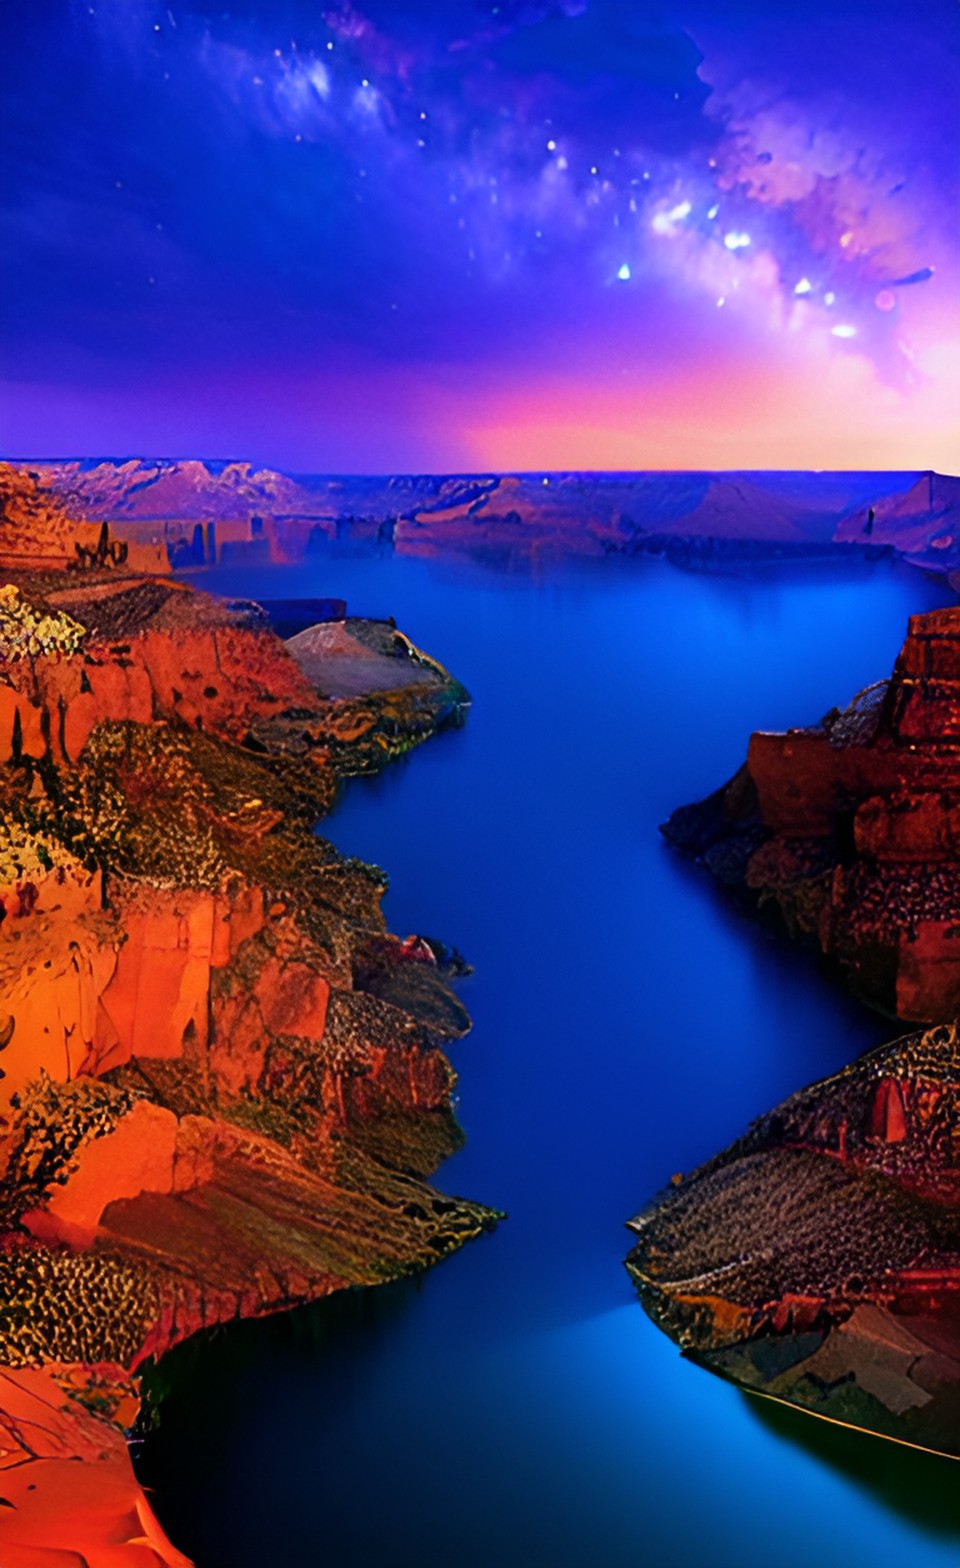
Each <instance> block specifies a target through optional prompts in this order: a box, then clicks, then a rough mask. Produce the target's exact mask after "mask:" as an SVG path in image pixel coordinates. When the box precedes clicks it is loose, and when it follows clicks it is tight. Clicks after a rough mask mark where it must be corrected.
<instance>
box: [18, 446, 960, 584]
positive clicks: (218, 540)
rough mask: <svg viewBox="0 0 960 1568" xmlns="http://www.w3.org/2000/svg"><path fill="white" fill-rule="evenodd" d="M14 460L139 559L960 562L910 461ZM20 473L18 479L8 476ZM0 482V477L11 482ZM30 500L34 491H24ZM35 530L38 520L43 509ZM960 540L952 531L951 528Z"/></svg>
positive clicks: (25, 478)
mask: <svg viewBox="0 0 960 1568" xmlns="http://www.w3.org/2000/svg"><path fill="white" fill-rule="evenodd" d="M7 468H8V470H9V472H10V473H16V474H17V475H18V476H19V477H18V479H17V481H16V487H18V489H19V490H22V489H23V488H24V487H26V486H28V485H32V486H34V487H35V490H37V491H39V492H42V493H44V494H46V495H48V496H49V497H50V498H51V499H52V501H53V502H54V503H55V504H56V505H57V507H58V508H59V510H60V511H61V512H62V513H63V514H65V516H66V517H67V518H68V519H70V520H72V521H73V522H75V523H77V524H83V525H84V527H85V528H86V530H87V533H86V535H85V536H84V539H83V543H84V544H85V545H86V546H87V547H91V546H92V547H96V544H97V535H96V533H95V532H92V531H91V530H95V529H96V528H98V527H99V526H101V525H102V524H104V523H106V524H107V525H108V528H109V530H110V540H111V542H112V541H117V542H118V544H125V545H126V546H127V547H128V548H129V549H130V550H131V551H133V552H134V554H133V555H132V556H131V557H130V564H131V566H134V567H136V568H137V569H139V570H162V569H164V563H166V564H167V565H168V566H170V567H172V568H173V569H175V570H190V569H192V568H196V567H203V566H210V565H213V564H220V565H227V564H230V563H231V562H232V563H234V564H238V565H239V564H244V563H246V564H249V565H256V564H266V563H269V562H275V563H291V562H301V561H303V560H304V559H307V558H309V557H311V556H313V555H326V554H330V553H335V552H337V551H343V550H347V551H352V552H360V553H383V552H393V553H398V554H412V555H431V554H443V553H448V552H461V553H464V552H465V553H468V554H471V555H474V556H496V557H504V556H522V557H529V558H535V557H537V556H539V555H544V556H549V555H560V556H563V555H577V556H590V555H594V556H603V555H622V556H630V555H659V556H664V557H665V558H667V559H669V560H673V561H675V562H677V564H681V565H684V566H692V567H694V568H700V569H705V570H716V569H723V567H724V566H725V565H729V564H732V565H734V566H736V564H737V563H738V562H740V561H750V560H753V559H770V558H773V559H777V558H783V559H810V558H818V559H821V558H822V559H828V560H829V559H838V558H840V557H842V556H844V555H848V556H849V555H854V556H856V555H863V554H864V553H866V554H868V555H876V554H878V553H887V554H893V553H899V554H902V555H906V556H907V557H908V558H909V559H914V558H917V559H918V560H919V561H920V562H921V564H924V565H928V566H931V567H932V568H933V569H934V570H937V571H940V572H952V571H954V570H957V569H960V542H957V541H958V540H960V528H957V527H954V526H953V525H952V524H951V522H950V517H951V515H952V511H953V509H954V508H955V505H956V491H957V486H958V485H960V481H958V480H954V479H951V478H945V477H943V476H940V475H919V476H918V475H917V474H916V473H906V474H842V473H837V474H811V473H797V474H780V473H771V474H765V473H742V474H738V473H721V474H709V473H703V474H697V473H691V474H671V473H624V474H613V473H603V474H587V473H554V474H540V473H536V474H505V475H490V474H486V475H484V474H477V475H395V476H389V477H384V478H376V477H362V476H360V477H357V476H349V475H299V476H289V475H285V474H282V473H278V472H276V471H275V470H272V469H256V468H255V467H254V466H253V465H252V464H250V463H245V462H218V463H213V462H202V461H199V460H193V459H191V460H170V461H154V460H147V459H135V458H132V459H129V460H125V461H117V460H103V461H90V460H84V461H72V462H44V463H37V464H31V465H26V466H25V465H20V466H19V467H15V468H11V467H10V465H7ZM6 482H7V484H8V486H9V485H10V483H11V481H10V480H9V479H8V480H7V481H6ZM2 483H3V481H2V479H0V487H2ZM18 504H19V505H20V506H21V510H22V508H23V504H24V502H23V500H22V499H21V501H20V502H19V503H18ZM32 526H33V529H34V536H36V535H37V527H36V517H34V519H33V524H32ZM947 540H948V541H949V542H945V541H947Z"/></svg>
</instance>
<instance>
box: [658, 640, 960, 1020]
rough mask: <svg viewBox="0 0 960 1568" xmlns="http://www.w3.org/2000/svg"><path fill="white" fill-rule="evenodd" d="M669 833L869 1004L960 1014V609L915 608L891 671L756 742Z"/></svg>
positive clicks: (931, 1014)
mask: <svg viewBox="0 0 960 1568" xmlns="http://www.w3.org/2000/svg"><path fill="white" fill-rule="evenodd" d="M663 832H664V833H665V835H666V837H667V838H668V839H669V840H670V841H671V842H672V843H674V844H675V845H677V846H678V847H679V848H680V849H682V850H684V851H685V852H686V853H688V854H692V855H694V856H696V857H697V858H699V859H700V860H701V861H702V862H703V863H704V864H705V865H706V866H707V867H708V868H709V869H710V870H711V871H712V872H713V873H714V875H715V876H716V877H717V878H718V879H719V880H720V882H721V883H722V884H723V885H724V886H725V887H726V888H727V889H728V891H730V892H731V893H732V894H733V895H734V896H735V897H736V898H737V899H738V901H739V902H740V903H741V904H742V905H744V906H745V907H749V908H750V909H752V910H755V911H757V912H758V913H760V914H761V915H763V916H764V917H772V918H774V919H775V921H776V923H777V924H778V925H779V926H780V927H781V928H782V929H785V930H786V931H787V932H788V933H789V934H790V935H791V936H793V937H796V938H799V939H801V940H804V941H807V942H809V943H812V944H814V945H816V946H818V947H819V948H820V950H821V951H822V952H823V953H824V954H826V955H827V956H828V957H829V958H830V959H831V960H832V961H834V962H835V963H836V964H837V965H838V966H839V968H840V970H841V971H842V973H843V974H844V976H845V977H846V978H847V979H848V981H849V983H850V985H851V986H852V988H853V989H854V991H855V992H856V994H857V995H858V996H860V997H861V998H862V999H863V1000H864V1001H866V1002H868V1003H870V1004H871V1005H872V1006H874V1007H877V1008H879V1009H880V1010H881V1011H883V1012H886V1013H888V1014H890V1015H895V1016H898V1017H900V1018H903V1019H907V1020H910V1021H916V1022H918V1023H936V1022H941V1021H943V1020H946V1019H951V1018H953V1017H955V1016H956V1015H957V1014H958V1013H960V609H949V610H936V611H932V612H931V613H929V614H927V615H918V616H914V617H912V618H911V621H910V627H909V633H908V636H907V640H906V642H905V643H904V646H903V650H902V652H901V654H900V657H899V658H898V660H897V664H896V667H895V669H894V672H893V676H892V677H891V679H890V680H889V681H884V682H880V683H878V685H876V686H874V687H870V688H869V689H868V690H867V691H865V692H862V693H861V694H860V695H859V696H858V697H856V698H855V699H854V701H853V702H852V703H851V704H850V705H849V706H848V707H847V708H845V709H844V710H842V711H839V710H837V709H834V710H832V711H831V712H830V713H828V714H827V715H826V717H825V718H824V719H823V720H822V722H821V723H820V724H818V725H814V726H812V727H811V728H807V729H796V730H788V731H787V732H786V733H785V734H767V733H759V734H755V735H753V736H752V737H751V740H750V746H749V752H748V757H747V762H746V765H745V767H744V768H743V769H741V771H740V772H739V773H738V774H737V775H736V777H735V778H734V779H733V780H731V782H730V783H729V784H727V785H726V786H725V787H724V788H723V789H721V790H719V791H718V792H717V793H716V794H715V795H713V796H711V797H710V798H709V799H708V800H706V801H703V802H701V803H700V804H699V805H696V806H687V807H683V808H681V809H680V810H678V811H676V812H674V814H673V816H672V817H671V818H670V820H669V821H668V822H667V823H666V824H665V826H664V828H663Z"/></svg>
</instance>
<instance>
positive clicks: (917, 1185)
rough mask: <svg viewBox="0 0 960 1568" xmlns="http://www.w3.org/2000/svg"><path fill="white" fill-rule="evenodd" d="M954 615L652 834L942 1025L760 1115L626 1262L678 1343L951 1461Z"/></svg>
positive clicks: (923, 630)
mask: <svg viewBox="0 0 960 1568" xmlns="http://www.w3.org/2000/svg"><path fill="white" fill-rule="evenodd" d="M958 803H960V610H939V611H935V612H932V613H931V614H927V615H919V616H914V617H913V618H912V619H911V621H910V625H909V631H908V636H907V640H906V642H905V644H904V646H903V649H902V651H901V654H900V656H899V658H898V660H897V663H896V667H895V669H894V672H893V675H892V677H891V679H890V680H889V681H883V682H880V683H878V684H877V685H876V686H874V687H871V688H869V689H868V690H867V691H866V692H862V693H861V694H860V696H859V697H857V698H855V699H854V701H853V702H852V703H851V704H850V705H849V706H848V707H847V708H846V709H844V710H842V711H840V710H837V709H833V710H832V711H831V712H830V713H828V714H827V715H826V717H825V718H824V719H823V720H822V721H821V723H820V724H818V725H814V726H812V727H811V728H808V729H797V730H789V731H787V732H786V733H785V734H756V735H754V736H753V737H752V738H751V741H750V746H749V752H748V757H747V762H746V764H745V766H744V767H743V768H742V769H741V770H740V772H739V773H738V774H737V775H736V777H735V778H734V779H733V780H731V782H730V783H729V784H727V785H726V786H725V787H724V788H723V789H720V790H718V791H717V792H716V794H714V795H712V796H711V797H709V799H707V800H706V801H702V802H700V803H699V804H698V805H695V806H688V807H684V808H682V809H681V810H679V811H677V812H675V813H674V814H673V816H672V817H671V818H670V821H669V822H668V823H667V824H666V825H665V827H664V829H663V831H664V833H665V834H666V836H667V838H668V839H670V840H671V841H672V842H673V843H674V844H676V845H677V846H678V847H680V848H681V849H683V850H685V851H686V852H687V853H689V854H693V855H695V856H697V857H698V858H699V859H700V860H701V861H703V862H704V863H705V864H706V866H707V867H708V868H709V869H710V870H711V871H712V872H713V874H714V875H715V876H716V877H717V878H718V880H719V881H720V882H721V884H722V885H723V886H724V887H725V888H726V889H727V891H728V892H730V893H731V894H732V895H733V896H734V898H735V899H736V900H737V901H738V902H739V903H740V904H741V906H742V907H744V908H748V909H750V910H752V911H754V912H756V913H759V914H760V915H761V916H763V917H765V918H771V919H773V921H774V922H775V924H776V925H777V926H778V927H779V928H780V929H781V930H785V931H786V932H787V933H789V935H791V936H793V937H795V938H798V939H800V940H802V941H805V942H808V943H810V944H813V945H815V946H817V947H818V948H819V949H820V951H821V952H822V953H823V954H825V955H826V956H827V957H828V958H829V959H830V960H831V961H832V962H833V964H834V965H835V966H836V967H838V968H839V970H840V971H841V972H842V974H843V975H844V976H845V977H846V979H847V980H848V981H849V982H850V984H851V986H852V987H853V989H854V991H855V992H856V993H857V994H858V995H859V996H860V997H861V998H863V999H864V1000H865V1001H867V1002H869V1003H871V1004H872V1005H873V1006H874V1007H877V1008H879V1009H880V1010H882V1011H885V1012H887V1013H890V1014H896V1015H899V1016H900V1017H902V1018H905V1019H912V1020H916V1021H918V1022H923V1023H927V1024H931V1025H933V1026H934V1027H932V1028H929V1029H928V1030H927V1031H926V1032H925V1033H922V1034H915V1035H909V1036H907V1037H906V1038H904V1039H901V1040H897V1041H895V1042H894V1043H893V1044H892V1045H888V1046H884V1047H883V1048H881V1049H880V1050H877V1051H874V1052H871V1053H869V1054H867V1055H866V1056H863V1057H861V1058H860V1060H859V1061H857V1062H855V1063H854V1064H853V1065H852V1066H851V1067H849V1068H847V1069H846V1070H845V1071H844V1072H841V1073H839V1074H837V1075H836V1076H835V1077H834V1078H830V1079H828V1080H826V1081H825V1082H823V1083H820V1084H815V1085H814V1086H813V1087H812V1088H810V1089H806V1090H803V1091H802V1092H801V1093H799V1094H796V1095H794V1096H792V1098H791V1099H789V1100H787V1101H785V1102H784V1104H782V1105H780V1106H778V1107H777V1108H776V1109H775V1110H773V1111H771V1112H770V1113H769V1114H768V1115H767V1116H764V1117H762V1118H761V1119H760V1120H759V1121H758V1122H756V1123H755V1124H754V1126H753V1127H752V1128H751V1129H750V1130H749V1132H748V1133H747V1134H746V1135H745V1136H744V1137H743V1138H741V1139H740V1140H739V1141H738V1142H736V1143H734V1144H733V1145H731V1147H730V1148H729V1149H727V1150H726V1151H725V1152H724V1153H723V1154H720V1155H718V1156H717V1157H716V1158H715V1159H714V1160H711V1161H710V1162H709V1163H708V1164H707V1165H705V1166H703V1167H702V1168H701V1169H700V1170H698V1171H695V1172H694V1173H693V1174H692V1175H690V1176H687V1177H677V1178H675V1179H674V1184H673V1186H672V1187H671V1188H670V1189H668V1190H667V1191H666V1192H664V1193H662V1194H661V1195H660V1197H658V1198H657V1199H655V1200H654V1201H653V1203H651V1204H650V1205H649V1206H648V1207H647V1208H646V1209H645V1210H644V1211H643V1212H642V1213H640V1214H639V1215H638V1216H637V1217H636V1218H635V1219H634V1220H632V1221H631V1222H630V1223H631V1228H632V1229H633V1230H634V1231H635V1232H636V1235H637V1243H636V1245H635V1247H634V1249H633V1251H632V1252H631V1254H630V1256H629V1258H628V1260H627V1266H628V1268H629V1270H630V1273H631V1275H632V1276H633V1279H634V1282H635V1284H636V1286H637V1290H638V1292H639V1295H640V1299H641V1301H642V1302H643V1305H644V1306H645V1307H646V1309H647V1311H648V1312H649V1314H650V1316H651V1317H652V1318H653V1320H654V1321H655V1322H656V1323H657V1324H658V1325H659V1326H660V1327H661V1328H662V1329H664V1331H665V1332H666V1333H668V1334H670V1335H671V1337H672V1338H674V1339H675V1340H676V1341H677V1342H678V1343H679V1344H680V1346H681V1347H682V1349H683V1350H684V1352H685V1354H687V1355H689V1356H690V1357H691V1358H692V1359H694V1360H696V1361H698V1362H700V1363H701V1364H703V1365H704V1366H706V1367H708V1368H710V1369H711V1370H712V1371H715V1372H718V1373H720V1374H721V1375H722V1376H724V1377H727V1378H729V1379H731V1380H732V1381H734V1382H736V1383H738V1384H740V1385H741V1386H743V1387H745V1388H748V1389H751V1390H754V1391H756V1392H759V1393H762V1394H768V1395H770V1396H772V1397H774V1398H776V1399H780V1400H784V1401H786V1402H788V1403H790V1404H794V1405H797V1406H799V1407H801V1408H802V1409H805V1410H810V1411H813V1412H814V1413H816V1414H818V1415H822V1416H827V1417H829V1418H830V1419H832V1420H835V1421H839V1422H841V1423H843V1424H845V1425H849V1426H857V1427H862V1428H864V1429H866V1430H868V1431H872V1432H877V1433H880V1434H882V1435H884V1436H887V1437H893V1438H896V1439H898V1440H900V1441H902V1442H905V1443H911V1444H915V1445H917V1446H919V1447H922V1448H929V1449H934V1450H937V1451H939V1452H942V1453H945V1454H951V1455H954V1456H955V1457H960V1436H958V1434H960V1032H958V1026H957V1024H956V1022H955V1020H956V1017H957V1015H958V1013H960V941H958V937H960V817H958V810H960V805H958Z"/></svg>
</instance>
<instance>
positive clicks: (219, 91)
mask: <svg viewBox="0 0 960 1568" xmlns="http://www.w3.org/2000/svg"><path fill="white" fill-rule="evenodd" d="M5 22H6V32H5V47H4V50H3V52H2V57H0V69H2V75H3V80H2V83H0V89H2V102H3V138H2V160H3V171H2V172H3V185H2V189H3V204H4V226H3V274H4V276H3V285H4V287H3V314H2V335H3V336H2V364H3V373H4V381H3V388H2V401H0V449H2V450H3V451H4V452H6V453H7V454H9V455H34V456H39V455H44V456H57V455H67V454H70V455H81V454H82V455H91V454H114V455H121V454H126V453H136V454H138V455H139V454H143V455H173V454H177V455H181V454H182V455H186V454H198V455H222V456H228V455H230V456H243V457H250V458H252V459H253V460H255V461H257V462H266V463H270V464H274V465H276V466H285V467H287V468H293V469H301V470H308V469H309V470H341V471H343V470H357V471H373V472H378V471H385V470H401V469H402V470H421V469H442V468H446V469H470V468H477V467H481V468H497V467H509V468H518V467H530V468H539V467H568V466H580V467H659V466H665V467H701V466H703V467H722V466H730V467H743V466H757V467H763V466H767V467H772V466H811V467H925V466H938V467H940V468H953V469H954V470H956V469H957V467H958V466H960V435H958V424H960V421H958V418H957V413H956V410H957V409H958V408H960V267H958V249H960V245H958V212H960V179H958V170H960V108H958V105H960V71H958V49H960V9H958V7H957V6H956V5H955V4H954V3H953V0H923V3H922V4H921V5H917V4H916V0H911V3H907V0H869V3H862V0H831V3H826V0H809V3H807V4H805V5H804V6H803V7H799V6H798V7H797V8H796V9H795V10H794V9H791V8H790V7H788V6H786V5H784V4H771V3H764V0H741V3H739V4H737V3H733V4H718V3H716V0H712V3H707V0H689V3H667V4H663V5H655V4H647V3H645V0H639V3H626V0H561V3H558V4H548V3H541V0H528V3H513V4H511V3H500V4H494V5H489V4H486V5H473V4H456V3H444V0H415V3H409V4H406V3H402V0H401V3H399V4H398V3H397V0H391V3H388V0H373V3H368V4H363V5H362V6H361V7H358V8H354V7H352V6H350V5H347V6H345V7H340V8H336V9H330V10H327V11H324V10H323V9H322V7H320V6H318V5H316V4H315V3H309V4H308V3H306V0H276V3H266V0H248V3H246V4H241V5H231V6H229V7H228V8H227V9H224V8H223V5H222V4H218V5H213V4H205V3H203V0H189V3H186V4H179V3H177V0H174V3H172V4H171V5H170V7H169V9H168V8H167V6H166V5H164V4H158V3H156V0H82V3H81V0H9V3H8V6H7V8H6V15H5Z"/></svg>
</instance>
